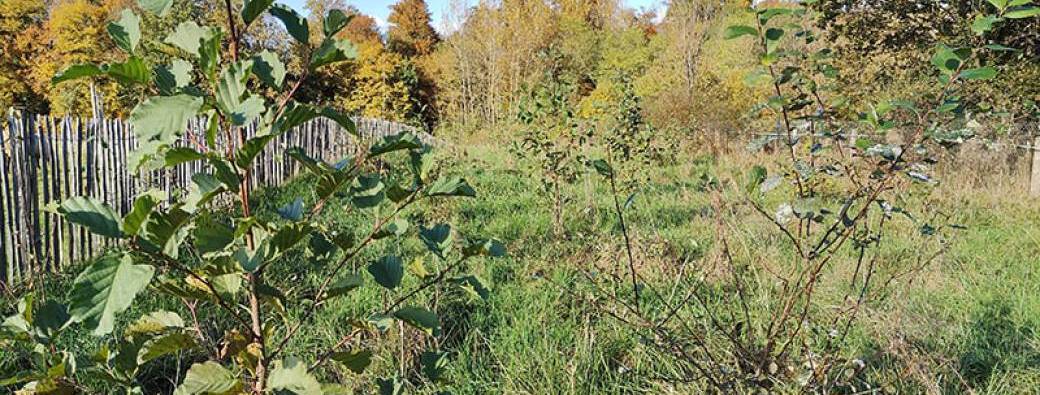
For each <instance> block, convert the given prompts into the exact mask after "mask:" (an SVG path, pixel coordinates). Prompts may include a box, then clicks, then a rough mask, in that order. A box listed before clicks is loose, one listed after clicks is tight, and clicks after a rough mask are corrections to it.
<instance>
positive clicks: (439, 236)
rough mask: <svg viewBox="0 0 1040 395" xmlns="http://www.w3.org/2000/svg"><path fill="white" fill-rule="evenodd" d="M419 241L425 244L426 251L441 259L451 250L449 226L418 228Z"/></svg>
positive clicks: (439, 225)
mask: <svg viewBox="0 0 1040 395" xmlns="http://www.w3.org/2000/svg"><path fill="white" fill-rule="evenodd" d="M419 239H421V240H422V242H423V244H426V248H427V249H429V250H430V251H431V252H433V253H434V254H436V255H437V256H438V257H441V258H442V259H443V258H444V255H445V254H447V253H448V251H449V250H451V245H452V241H453V239H452V233H451V226H450V225H448V224H438V225H435V226H433V227H431V228H426V227H419Z"/></svg>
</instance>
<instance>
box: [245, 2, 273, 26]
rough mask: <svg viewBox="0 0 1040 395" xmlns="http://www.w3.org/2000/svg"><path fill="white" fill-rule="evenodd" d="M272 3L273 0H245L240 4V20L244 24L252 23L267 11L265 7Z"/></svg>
mask: <svg viewBox="0 0 1040 395" xmlns="http://www.w3.org/2000/svg"><path fill="white" fill-rule="evenodd" d="M272 3H274V0H245V2H244V4H243V5H242V22H245V24H246V26H249V24H250V23H253V21H254V20H256V18H257V17H259V16H260V15H261V14H263V13H264V11H267V8H268V7H270V6H271V4H272Z"/></svg>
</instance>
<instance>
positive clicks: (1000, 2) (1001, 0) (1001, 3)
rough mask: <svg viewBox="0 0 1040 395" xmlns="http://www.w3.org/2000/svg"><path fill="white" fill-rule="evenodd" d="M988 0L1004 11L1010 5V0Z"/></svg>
mask: <svg viewBox="0 0 1040 395" xmlns="http://www.w3.org/2000/svg"><path fill="white" fill-rule="evenodd" d="M986 2H988V3H990V4H992V5H993V6H994V7H997V9H999V10H1001V11H1003V10H1004V9H1005V8H1007V6H1008V0H986Z"/></svg>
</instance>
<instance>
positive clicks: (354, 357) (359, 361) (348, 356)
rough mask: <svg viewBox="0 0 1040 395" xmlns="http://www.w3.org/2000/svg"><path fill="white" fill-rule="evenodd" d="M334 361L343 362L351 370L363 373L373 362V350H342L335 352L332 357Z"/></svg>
mask: <svg viewBox="0 0 1040 395" xmlns="http://www.w3.org/2000/svg"><path fill="white" fill-rule="evenodd" d="M329 358H331V359H332V360H333V361H336V362H339V363H341V364H343V366H345V367H346V368H347V369H350V371H351V372H354V373H357V374H361V373H362V372H364V371H365V368H367V367H368V365H371V364H372V351H370V350H351V351H340V352H337V353H333V354H332V356H331V357H329Z"/></svg>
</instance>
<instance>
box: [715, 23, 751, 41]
mask: <svg viewBox="0 0 1040 395" xmlns="http://www.w3.org/2000/svg"><path fill="white" fill-rule="evenodd" d="M757 35H758V30H757V29H755V28H753V27H751V26H746V25H734V26H729V27H727V28H726V31H725V32H724V33H723V34H722V38H724V39H726V40H732V39H734V38H737V37H741V36H757Z"/></svg>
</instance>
